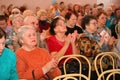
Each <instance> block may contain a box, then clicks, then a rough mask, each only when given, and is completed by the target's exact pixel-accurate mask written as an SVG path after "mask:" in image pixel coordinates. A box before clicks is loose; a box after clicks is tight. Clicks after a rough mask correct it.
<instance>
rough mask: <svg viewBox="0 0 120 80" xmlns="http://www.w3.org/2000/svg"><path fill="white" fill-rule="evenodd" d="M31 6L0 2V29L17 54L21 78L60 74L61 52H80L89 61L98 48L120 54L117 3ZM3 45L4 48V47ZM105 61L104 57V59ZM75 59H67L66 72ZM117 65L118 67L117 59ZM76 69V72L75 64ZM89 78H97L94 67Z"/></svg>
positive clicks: (61, 65) (119, 17) (100, 50)
mask: <svg viewBox="0 0 120 80" xmlns="http://www.w3.org/2000/svg"><path fill="white" fill-rule="evenodd" d="M33 9H34V10H32V9H28V7H27V6H26V5H23V6H20V7H18V6H14V4H10V5H9V6H8V7H7V6H6V5H4V4H2V5H1V6H0V10H1V11H0V30H1V28H2V29H3V30H4V31H5V32H6V38H5V40H6V42H5V47H7V48H9V49H11V50H13V51H14V52H16V54H17V60H18V61H17V64H18V67H17V68H18V74H19V76H20V79H33V78H34V80H35V79H40V80H41V79H43V77H44V80H45V78H46V77H47V78H48V77H49V79H53V78H54V77H56V76H58V75H60V74H61V72H62V74H63V63H64V60H63V61H62V62H61V63H60V64H58V63H57V59H59V58H61V57H62V56H64V55H73V54H78V53H79V54H80V55H84V56H86V57H87V58H88V59H89V60H90V62H91V64H92V63H93V60H94V59H93V58H95V57H96V55H97V54H98V53H100V52H108V51H115V52H117V53H118V54H119V42H120V41H119V32H117V31H119V27H118V26H119V21H120V12H119V10H120V7H119V6H117V5H116V4H112V5H110V7H109V6H108V7H106V8H105V7H104V4H103V3H100V4H96V3H94V5H90V4H85V5H82V4H78V3H76V4H73V3H69V4H68V5H66V4H65V2H64V1H61V2H60V3H59V4H58V3H57V1H55V0H53V1H52V5H51V6H50V7H48V8H47V9H44V10H43V9H42V7H41V6H38V5H36V7H35V8H33ZM96 18H97V19H96ZM21 26H24V27H21ZM21 30H23V31H21ZM29 31H31V32H29ZM21 32H23V33H21ZM0 33H1V32H0ZM116 33H117V35H116ZM0 35H1V34H0ZM17 35H23V36H21V37H20V36H19V37H18V36H17ZM25 35H26V36H25ZM33 36H34V37H33ZM0 40H1V39H0ZM30 40H31V41H30ZM32 40H33V41H32ZM84 40H86V41H85V42H84ZM27 41H28V42H27ZM33 43H34V44H33ZM78 44H79V45H78ZM83 44H84V45H83ZM86 44H87V45H86ZM91 46H92V47H91ZM5 47H4V49H7V48H5ZM31 47H32V48H31ZM93 47H94V48H93ZM42 48H44V49H46V50H48V51H49V53H48V52H47V51H46V50H44V49H42ZM28 49H29V50H30V51H29V50H28ZM3 51H4V50H3V49H2V52H3ZM36 52H38V53H39V54H38V53H36ZM23 53H24V54H23ZM26 53H30V54H31V55H28V54H26ZM33 53H34V54H33ZM49 54H50V55H49ZM2 55H3V54H2ZM11 55H12V54H11ZM0 57H1V56H0ZM28 57H29V58H28ZM43 57H44V58H43ZM36 58H37V59H36ZM91 58H92V60H91ZM14 61H16V59H14ZM14 61H13V62H14ZM40 61H41V62H40ZM105 61H106V60H105V59H104V60H103V62H105ZM74 63H76V62H74ZM74 63H72V61H71V62H70V63H68V64H69V65H68V67H70V69H68V68H67V71H68V73H71V72H70V70H71V64H72V66H74V65H73V64H74ZM8 65H9V64H8ZM41 65H42V66H41ZM49 65H50V66H49ZM57 65H58V67H59V69H60V70H61V72H60V70H59V69H58V68H57ZM75 65H77V63H76V64H75ZM92 65H93V64H92ZM103 65H105V64H103ZM13 66H14V65H13ZM116 66H117V67H120V66H119V63H118V64H116ZM0 67H1V66H0ZM77 67H78V65H77ZM92 67H93V66H92ZM14 69H15V68H14ZM75 70H76V72H78V68H76V69H75ZM87 70H88V68H87V66H86V65H84V66H83V72H85V73H84V74H86V72H87ZM8 71H9V70H8ZM54 71H55V73H54ZM93 74H95V75H93ZM2 75H3V74H2ZM2 75H0V76H2ZM5 75H6V74H5ZM16 75H17V72H16ZM93 76H94V77H93ZM5 77H6V78H7V77H8V76H5ZM1 78H2V77H0V79H1ZM16 78H18V77H16ZM91 79H92V80H95V79H97V76H96V73H95V71H94V68H92V75H91ZM16 80H17V79H16Z"/></svg>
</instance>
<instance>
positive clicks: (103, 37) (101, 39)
mask: <svg viewBox="0 0 120 80" xmlns="http://www.w3.org/2000/svg"><path fill="white" fill-rule="evenodd" d="M105 35H106V34H104V35H103V36H101V38H100V42H99V46H100V47H101V46H102V45H103V43H104V41H105Z"/></svg>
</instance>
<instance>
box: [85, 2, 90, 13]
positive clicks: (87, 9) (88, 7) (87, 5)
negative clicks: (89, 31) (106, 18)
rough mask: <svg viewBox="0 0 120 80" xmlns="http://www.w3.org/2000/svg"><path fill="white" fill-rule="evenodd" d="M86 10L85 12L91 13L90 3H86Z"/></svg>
mask: <svg viewBox="0 0 120 80" xmlns="http://www.w3.org/2000/svg"><path fill="white" fill-rule="evenodd" d="M84 12H85V13H90V4H86V5H85V6H84Z"/></svg>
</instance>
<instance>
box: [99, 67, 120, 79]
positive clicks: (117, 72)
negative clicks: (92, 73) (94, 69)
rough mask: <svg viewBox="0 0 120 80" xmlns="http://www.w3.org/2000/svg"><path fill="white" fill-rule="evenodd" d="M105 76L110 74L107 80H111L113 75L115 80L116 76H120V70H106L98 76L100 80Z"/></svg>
mask: <svg viewBox="0 0 120 80" xmlns="http://www.w3.org/2000/svg"><path fill="white" fill-rule="evenodd" d="M105 74H108V75H107V77H106V80H109V79H110V77H111V76H112V75H113V78H114V79H113V80H115V74H119V75H120V69H111V70H106V71H104V72H103V73H101V74H100V75H99V76H98V80H103V79H102V77H103V76H104V75H105Z"/></svg>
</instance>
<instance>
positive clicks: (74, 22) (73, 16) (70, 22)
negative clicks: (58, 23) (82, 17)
mask: <svg viewBox="0 0 120 80" xmlns="http://www.w3.org/2000/svg"><path fill="white" fill-rule="evenodd" d="M68 22H69V25H70V26H75V25H76V22H77V17H76V16H75V15H74V14H72V15H71V17H70V19H69V20H68Z"/></svg>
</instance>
